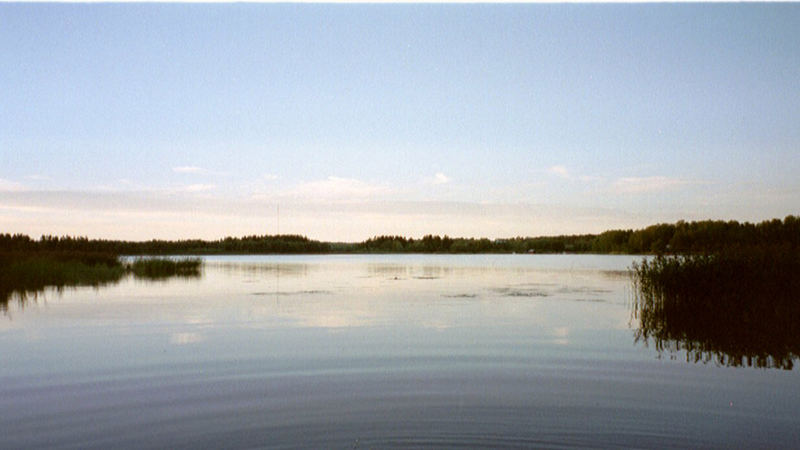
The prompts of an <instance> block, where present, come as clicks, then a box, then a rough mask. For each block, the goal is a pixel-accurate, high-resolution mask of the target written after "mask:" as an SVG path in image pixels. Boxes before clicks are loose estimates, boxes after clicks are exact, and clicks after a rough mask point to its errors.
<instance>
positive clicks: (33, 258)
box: [0, 252, 202, 313]
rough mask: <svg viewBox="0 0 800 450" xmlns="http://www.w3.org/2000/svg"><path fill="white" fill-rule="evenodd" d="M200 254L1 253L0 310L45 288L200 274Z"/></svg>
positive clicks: (27, 300) (24, 302) (22, 302)
mask: <svg viewBox="0 0 800 450" xmlns="http://www.w3.org/2000/svg"><path fill="white" fill-rule="evenodd" d="M201 266H202V260H200V259H199V258H181V259H173V258H137V259H135V260H132V261H126V262H123V261H121V260H120V258H119V257H117V256H116V255H110V254H103V253H94V252H34V253H11V252H7V253H1V254H0V311H2V312H4V313H5V312H7V311H8V307H9V303H11V302H12V301H16V303H17V305H18V306H19V308H20V309H22V308H24V307H25V306H26V305H27V304H28V303H30V302H31V301H33V302H36V301H37V299H38V298H39V295H41V294H43V293H44V292H45V291H46V290H50V289H52V290H55V292H57V293H58V294H61V292H63V290H64V289H66V288H77V287H81V286H91V287H95V288H99V287H101V286H105V285H110V284H115V283H118V282H119V281H121V280H122V279H124V278H126V277H133V278H135V279H140V280H146V281H151V282H152V281H160V280H167V279H170V278H174V277H180V278H199V277H200V276H201V270H200V269H201Z"/></svg>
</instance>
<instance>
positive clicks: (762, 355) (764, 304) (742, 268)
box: [633, 247, 800, 369]
mask: <svg viewBox="0 0 800 450" xmlns="http://www.w3.org/2000/svg"><path fill="white" fill-rule="evenodd" d="M633 269H634V270H633V284H634V293H635V301H634V309H633V320H634V321H638V329H637V330H636V331H635V336H636V340H637V341H643V342H644V343H645V344H648V343H650V342H653V343H654V344H655V346H656V348H657V349H658V350H659V351H660V352H669V353H673V354H674V353H677V352H679V351H685V352H686V357H687V360H693V361H702V362H710V361H713V362H715V363H716V364H719V365H726V366H755V367H779V368H784V369H791V368H792V367H793V366H794V363H795V360H796V359H797V357H798V355H800V277H798V274H800V253H798V252H797V251H796V250H795V249H792V248H788V247H777V248H750V249H737V250H732V251H726V252H721V253H717V254H704V255H676V256H658V257H656V258H654V259H652V260H649V261H648V260H643V261H642V262H641V263H639V264H635V265H634V267H633Z"/></svg>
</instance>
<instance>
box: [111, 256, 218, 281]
mask: <svg viewBox="0 0 800 450" xmlns="http://www.w3.org/2000/svg"><path fill="white" fill-rule="evenodd" d="M202 262H203V261H202V259H200V258H181V259H171V258H137V259H135V260H134V261H133V262H132V263H130V264H128V265H127V266H126V269H127V270H128V271H130V272H131V273H133V275H134V276H135V277H137V278H145V279H150V280H157V279H165V278H170V277H176V276H177V277H199V276H200V267H201V266H202Z"/></svg>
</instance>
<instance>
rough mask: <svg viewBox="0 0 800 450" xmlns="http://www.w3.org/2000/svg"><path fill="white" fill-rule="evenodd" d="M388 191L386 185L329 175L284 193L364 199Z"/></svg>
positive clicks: (320, 197) (340, 198) (317, 197)
mask: <svg viewBox="0 0 800 450" xmlns="http://www.w3.org/2000/svg"><path fill="white" fill-rule="evenodd" d="M388 192H390V189H389V188H388V187H386V186H381V185H376V184H371V183H367V182H364V181H361V180H356V179H355V178H341V177H334V176H330V177H328V178H326V179H324V180H317V181H310V182H307V183H303V184H300V185H299V186H297V187H295V188H294V189H292V190H290V191H288V192H287V193H286V195H288V196H289V197H294V198H301V199H307V200H312V201H314V200H325V201H335V200H344V201H347V200H364V199H368V198H370V197H374V196H377V195H382V194H386V193H388Z"/></svg>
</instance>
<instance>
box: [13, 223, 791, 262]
mask: <svg viewBox="0 0 800 450" xmlns="http://www.w3.org/2000/svg"><path fill="white" fill-rule="evenodd" d="M753 246H757V247H763V246H769V247H773V246H780V247H787V248H790V249H797V248H798V247H800V218H799V217H797V216H791V215H790V216H787V217H786V218H784V219H783V220H781V219H772V220H766V221H763V222H760V223H755V224H754V223H750V222H737V221H721V220H703V221H694V222H686V221H678V222H677V223H671V224H657V225H652V226H649V227H646V228H642V229H638V230H632V229H628V230H609V231H605V232H603V233H600V234H582V235H562V236H542V237H512V238H506V239H488V238H458V237H457V238H453V237H449V236H447V235H445V236H438V235H430V234H429V235H426V236H423V237H422V238H417V239H415V238H410V237H403V236H375V237H373V238H370V239H367V240H365V241H363V242H355V243H348V242H321V241H317V240H312V239H309V238H307V237H305V236H300V235H285V234H283V235H266V234H265V235H252V236H244V237H226V238H223V239H219V240H199V239H187V240H177V241H167V240H149V241H122V240H105V239H89V238H87V237H72V236H61V237H59V236H49V235H47V236H41V237H40V238H39V239H33V238H31V237H29V236H27V235H24V234H10V233H5V234H3V233H0V252H6V253H7V252H37V251H44V252H90V253H104V254H112V255H177V254H181V255H200V254H309V253H310V254H324V253H603V254H606V253H618V254H703V253H712V252H719V251H723V250H731V249H738V248H747V247H753Z"/></svg>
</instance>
